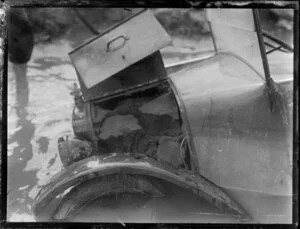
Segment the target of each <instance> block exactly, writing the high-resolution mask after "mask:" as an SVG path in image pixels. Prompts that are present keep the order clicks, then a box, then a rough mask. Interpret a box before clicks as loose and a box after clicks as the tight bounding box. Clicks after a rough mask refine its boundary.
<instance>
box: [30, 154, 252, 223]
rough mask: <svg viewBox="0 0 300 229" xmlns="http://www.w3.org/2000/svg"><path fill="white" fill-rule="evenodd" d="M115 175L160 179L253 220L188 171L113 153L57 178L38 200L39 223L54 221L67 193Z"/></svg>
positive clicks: (80, 164)
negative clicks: (90, 181) (83, 184)
mask: <svg viewBox="0 0 300 229" xmlns="http://www.w3.org/2000/svg"><path fill="white" fill-rule="evenodd" d="M112 174H132V175H135V176H138V175H142V176H147V177H149V178H150V179H151V178H158V179H160V180H162V181H163V182H168V183H173V184H175V185H178V186H180V187H182V188H184V189H187V190H190V191H191V192H192V193H194V194H196V195H198V196H199V197H201V198H204V199H205V200H207V201H208V202H210V203H212V204H213V205H215V206H217V207H218V208H219V209H226V210H227V211H229V212H234V213H235V214H237V215H238V216H240V218H241V219H245V220H247V219H250V216H249V214H248V213H247V212H246V211H245V210H244V209H243V208H242V207H241V206H239V204H238V203H236V202H235V201H234V200H233V199H231V198H230V197H229V196H228V195H227V194H226V193H225V192H224V191H223V190H222V189H221V188H219V187H218V186H216V185H215V184H213V183H212V182H210V181H208V180H207V179H205V178H204V177H202V176H200V175H197V174H194V173H192V172H191V171H187V170H185V169H178V168H175V167H173V166H171V165H170V164H167V163H165V162H161V161H157V160H154V159H152V158H150V157H148V156H146V155H141V154H130V153H124V154H116V153H113V154H108V155H102V156H93V157H89V158H86V159H84V160H81V161H78V162H76V163H74V164H72V165H70V166H69V167H67V168H66V169H64V170H62V171H61V172H60V173H58V174H56V175H55V176H54V177H53V178H52V179H51V180H50V181H49V183H48V184H46V185H45V186H43V187H42V189H41V190H40V192H39V193H38V195H37V196H36V199H35V204H34V207H33V212H34V214H35V216H36V218H37V220H38V221H48V220H53V218H54V215H55V214H57V211H59V205H61V202H62V201H64V198H63V197H62V196H63V195H62V193H64V192H66V190H70V189H72V188H73V187H76V186H78V185H80V184H81V183H82V182H86V181H88V180H91V179H94V178H97V177H105V176H109V175H112ZM111 190H113V188H111ZM60 218H63V217H60Z"/></svg>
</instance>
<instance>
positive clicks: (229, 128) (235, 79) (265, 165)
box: [170, 54, 292, 195]
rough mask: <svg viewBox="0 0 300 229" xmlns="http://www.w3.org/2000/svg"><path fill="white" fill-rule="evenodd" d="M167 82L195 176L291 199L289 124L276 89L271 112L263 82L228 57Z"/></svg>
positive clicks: (218, 58) (234, 58) (215, 60)
mask: <svg viewBox="0 0 300 229" xmlns="http://www.w3.org/2000/svg"><path fill="white" fill-rule="evenodd" d="M170 79H171V81H172V83H173V85H174V90H175V93H176V94H177V98H178V100H179V103H180V104H182V106H183V108H184V109H183V113H182V116H183V117H184V119H183V120H186V122H187V123H186V125H187V126H188V129H189V130H190V132H189V137H190V139H191V142H190V143H191V144H192V149H193V151H192V152H191V154H192V158H194V159H196V162H194V164H195V166H196V170H197V171H198V173H199V174H201V175H203V176H204V177H206V178H207V179H209V180H211V181H213V182H214V183H216V184H218V185H220V186H223V187H229V188H238V189H246V190H253V191H258V192H265V193H272V194H278V195H291V193H292V162H291V160H290V155H291V152H289V151H290V150H291V147H290V144H291V141H290V139H289V138H290V137H291V135H290V134H288V132H289V131H290V130H291V123H290V122H289V121H288V118H287V111H286V109H285V101H284V98H283V95H282V94H281V91H280V90H277V91H276V93H275V97H274V99H275V101H276V109H275V110H274V111H273V112H271V111H270V106H269V99H268V95H267V87H266V83H265V81H264V80H263V79H262V78H261V77H260V76H259V75H258V74H257V73H256V72H255V71H254V70H253V69H251V68H250V67H249V66H248V65H247V64H245V63H244V62H242V61H241V60H239V59H238V58H236V57H234V56H232V55H229V54H219V55H217V56H215V57H212V58H210V59H208V60H205V61H203V62H201V63H200V64H198V65H195V66H192V67H190V68H187V69H186V70H183V71H181V72H179V73H177V74H174V75H172V76H171V77H170Z"/></svg>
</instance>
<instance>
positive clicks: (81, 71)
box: [69, 10, 171, 101]
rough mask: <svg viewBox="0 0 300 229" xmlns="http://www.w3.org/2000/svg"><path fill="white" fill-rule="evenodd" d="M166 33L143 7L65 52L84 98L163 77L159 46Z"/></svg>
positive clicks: (122, 90) (128, 88)
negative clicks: (73, 68) (72, 66)
mask: <svg viewBox="0 0 300 229" xmlns="http://www.w3.org/2000/svg"><path fill="white" fill-rule="evenodd" d="M170 42H171V39H170V37H169V35H168V34H167V32H166V31H165V30H164V29H163V28H162V26H161V25H160V24H159V22H158V21H157V20H156V19H155V17H154V16H153V15H152V13H151V12H150V10H143V11H141V12H139V13H137V14H135V15H133V16H132V17H130V18H128V19H127V20H125V21H123V22H122V23H120V24H117V25H116V26H114V27H112V28H110V29H108V30H107V31H106V32H104V33H102V34H100V35H99V36H96V37H95V38H93V39H91V40H90V41H88V42H87V43H85V44H83V45H82V46H80V47H78V48H77V49H75V50H73V51H72V52H70V53H69V55H70V58H71V60H72V62H73V65H74V66H75V69H76V71H77V74H78V79H79V83H80V86H81V90H82V92H83V96H84V98H85V100H86V101H89V100H93V99H99V98H103V97H107V96H110V95H111V94H115V93H122V92H124V91H127V90H130V89H132V88H135V87H140V86H142V85H144V84H149V83H151V82H153V81H158V80H160V79H162V78H166V76H167V74H166V70H165V68H164V64H163V61H162V58H161V55H160V52H159V51H158V50H159V49H161V48H163V47H165V46H166V45H167V44H169V43H170Z"/></svg>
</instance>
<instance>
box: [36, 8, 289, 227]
mask: <svg viewBox="0 0 300 229" xmlns="http://www.w3.org/2000/svg"><path fill="white" fill-rule="evenodd" d="M207 17H208V20H209V24H210V28H211V32H212V36H213V41H214V47H215V54H214V55H211V56H210V57H206V58H199V59H193V60H189V61H183V62H180V63H175V64H169V65H166V66H165V65H164V63H163V60H162V56H161V53H160V51H159V50H160V49H161V48H163V47H165V46H166V45H168V44H169V43H170V42H171V38H170V37H169V35H168V34H167V33H166V31H165V30H164V29H163V28H162V26H161V25H160V24H159V23H158V21H157V20H156V19H155V17H154V16H153V15H152V13H151V11H150V10H148V9H145V10H141V11H140V12H138V13H137V14H135V15H133V16H132V17H130V18H128V19H126V20H125V21H124V22H122V23H120V24H118V25H116V26H114V27H112V28H110V29H109V30H107V31H106V32H104V33H102V34H99V35H96V36H95V37H93V38H92V39H91V40H89V41H88V42H86V43H84V44H83V45H81V46H80V47H78V48H77V49H75V50H73V51H72V52H70V54H69V55H70V58H71V60H72V63H73V65H74V67H75V69H76V72H77V75H78V80H79V83H80V89H79V88H76V87H74V91H73V93H72V94H73V96H74V98H75V108H74V111H73V116H72V125H73V130H74V136H63V137H61V138H59V139H58V149H59V154H60V158H61V161H62V163H63V165H64V168H63V169H62V171H61V172H59V173H58V174H56V175H55V176H54V177H52V179H51V180H50V181H49V182H48V183H47V184H46V185H45V186H44V187H43V188H42V189H41V190H40V192H39V193H38V195H37V197H36V199H35V205H34V214H35V216H36V218H37V220H38V221H88V222H95V221H101V222H105V221H120V222H122V223H123V222H125V223H126V222H161V223H163V222H197V223H202V222H203V223H211V222H247V223H249V222H250V223H253V222H255V223H257V222H260V223H264V222H268V223H290V222H291V220H292V165H293V162H292V158H293V157H292V149H293V147H292V143H293V141H292V136H293V135H292V108H293V99H292V87H293V72H292V69H293V68H292V65H293V59H292V57H293V55H292V52H293V49H292V48H291V47H290V46H289V45H287V44H285V43H284V42H282V41H280V40H278V39H277V38H275V37H273V36H272V35H270V34H268V33H266V32H264V31H262V30H261V27H260V24H259V17H258V12H257V10H255V9H238V10H236V9H208V10H207ZM149 28H151V29H149ZM268 62H269V63H268ZM95 206H96V207H95ZM129 206H130V207H129ZM107 209H108V210H107ZM122 211H123V212H122ZM84 212H85V213H86V214H85V215H84V216H82V217H80V215H81V214H83V213H84ZM124 212H125V213H124ZM124 214H126V216H124ZM129 214H130V217H129V216H128V215H129ZM141 214H143V216H142V215H141ZM153 215H154V216H153ZM145 216H146V217H145ZM76 217H77V218H76Z"/></svg>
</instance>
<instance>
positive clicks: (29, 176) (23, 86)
mask: <svg viewBox="0 0 300 229" xmlns="http://www.w3.org/2000/svg"><path fill="white" fill-rule="evenodd" d="M12 70H13V72H14V75H15V80H16V94H15V111H16V115H17V117H16V131H15V132H14V133H13V134H12V135H11V136H10V137H9V139H8V144H13V143H15V145H16V147H15V148H14V149H13V154H12V155H11V156H10V157H8V166H7V167H8V173H7V175H8V179H7V180H8V196H7V206H8V208H9V209H10V210H9V211H8V215H7V218H8V219H9V218H10V217H11V216H12V214H11V213H18V212H20V213H23V214H24V213H25V214H29V215H30V210H31V205H32V200H30V199H29V198H28V190H30V187H32V186H33V185H34V184H35V183H36V178H35V175H34V172H33V171H31V172H27V173H24V172H23V169H24V168H25V166H26V162H27V161H28V160H30V159H31V158H32V156H33V154H32V144H31V139H32V137H33V135H34V132H35V126H34V124H33V123H32V122H31V120H29V119H28V111H27V107H28V99H29V87H28V80H27V65H26V64H12ZM10 118H11V117H10V116H8V120H9V119H10ZM9 121H10V120H9ZM22 203H23V204H22ZM25 203H26V204H25ZM14 217H16V216H14Z"/></svg>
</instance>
